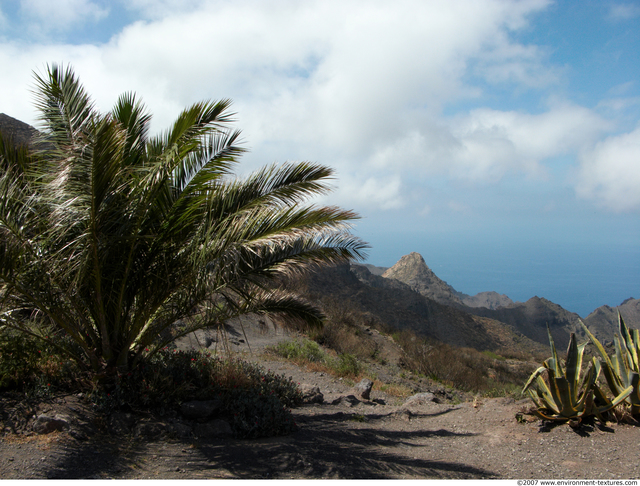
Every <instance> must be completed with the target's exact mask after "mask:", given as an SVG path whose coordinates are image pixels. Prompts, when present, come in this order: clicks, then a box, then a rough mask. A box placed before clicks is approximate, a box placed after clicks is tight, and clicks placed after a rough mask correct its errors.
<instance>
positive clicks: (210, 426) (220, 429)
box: [195, 419, 233, 438]
mask: <svg viewBox="0 0 640 486" xmlns="http://www.w3.org/2000/svg"><path fill="white" fill-rule="evenodd" d="M195 434H196V435H197V436H198V437H200V438H221V437H231V436H232V435H233V429H231V426H230V425H229V423H228V422H226V421H224V420H221V419H216V420H212V421H211V422H207V423H206V424H201V425H199V426H198V428H197V429H196V431H195Z"/></svg>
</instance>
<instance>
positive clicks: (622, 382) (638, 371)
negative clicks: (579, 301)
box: [580, 312, 640, 415]
mask: <svg viewBox="0 0 640 486" xmlns="http://www.w3.org/2000/svg"><path fill="white" fill-rule="evenodd" d="M580 324H582V328H583V329H584V331H585V332H586V334H587V335H588V336H589V339H591V342H593V344H595V346H596V348H597V349H598V352H599V353H600V357H601V364H602V368H603V374H604V377H605V380H606V381H607V385H608V386H609V389H610V390H611V392H612V393H613V394H614V395H620V394H622V393H623V392H624V390H626V389H628V388H629V387H630V388H631V390H632V391H631V393H630V394H629V396H627V397H626V398H625V402H626V403H627V405H628V406H629V407H630V412H631V414H632V415H638V414H640V386H639V381H640V368H639V364H640V331H638V329H632V330H631V331H630V330H629V328H628V327H627V325H626V324H625V323H624V319H622V316H621V315H620V312H618V329H619V331H620V334H619V335H618V334H616V335H615V336H614V344H615V352H614V354H613V356H611V357H609V356H608V355H607V353H606V351H605V350H604V347H603V346H602V344H600V341H598V340H597V339H596V337H595V336H594V335H593V334H591V332H590V331H589V329H587V326H585V325H584V323H583V322H582V321H580Z"/></svg>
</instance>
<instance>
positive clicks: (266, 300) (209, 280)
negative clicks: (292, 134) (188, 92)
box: [0, 65, 366, 377]
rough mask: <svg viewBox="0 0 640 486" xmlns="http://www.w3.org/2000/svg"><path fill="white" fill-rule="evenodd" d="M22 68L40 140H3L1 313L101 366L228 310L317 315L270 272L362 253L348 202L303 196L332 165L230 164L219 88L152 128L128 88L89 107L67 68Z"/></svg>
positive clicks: (320, 183)
mask: <svg viewBox="0 0 640 486" xmlns="http://www.w3.org/2000/svg"><path fill="white" fill-rule="evenodd" d="M35 79H36V87H35V94H36V99H37V108H38V109H39V112H40V113H41V121H42V125H43V127H42V140H40V141H39V143H38V144H37V145H35V147H37V148H36V149H31V150H28V149H27V148H24V147H21V148H15V147H13V146H12V145H11V144H10V143H8V141H7V140H3V139H2V138H1V137H0V165H1V166H2V174H1V177H0V324H2V325H3V326H7V327H9V328H14V329H18V330H20V331H22V332H25V333H28V334H30V335H32V336H38V337H40V338H42V339H48V340H51V341H52V343H53V344H54V345H56V346H59V347H61V349H64V351H65V352H66V353H69V354H70V355H72V356H73V357H74V359H75V360H76V361H77V362H78V363H79V364H80V365H81V366H83V367H84V368H85V369H88V370H91V371H92V372H93V373H95V374H96V375H97V376H103V377H105V376H113V375H114V373H115V372H116V371H122V370H123V369H127V368H130V367H132V366H135V364H136V363H137V362H138V360H139V359H140V358H141V357H142V356H145V355H147V354H152V353H154V352H156V351H158V350H159V349H161V348H162V347H163V346H165V345H166V344H168V343H169V342H170V341H171V340H173V339H176V338H177V337H180V336H182V335H185V334H187V333H190V332H192V331H194V330H197V329H202V328H207V327H212V326H220V325H221V324H222V323H224V322H225V321H226V320H228V319H230V318H232V317H235V316H239V315H243V314H247V313H268V314H271V315H278V316H280V317H282V318H283V319H285V321H286V320H297V321H303V322H306V323H308V324H316V325H318V324H320V323H321V322H322V317H323V316H322V314H321V312H320V311H319V310H318V309H317V308H315V307H314V306H312V305H311V304H309V303H307V302H305V301H304V299H302V298H301V297H300V296H297V295H294V294H292V293H290V292H287V291H286V290H285V289H284V288H283V287H282V286H281V285H278V284H279V283H280V282H281V280H282V278H283V277H289V276H292V275H297V274H300V273H303V272H306V271H308V270H309V269H310V268H312V267H313V266H315V265H320V264H330V263H338V262H343V261H348V260H350V259H354V258H356V259H359V258H362V257H363V251H364V249H365V248H366V245H365V244H364V243H363V242H362V241H361V240H360V239H358V238H357V237H355V236H353V235H352V234H351V233H350V231H349V229H350V223H351V222H352V221H353V220H354V219H355V218H357V215H356V214H354V213H353V212H351V211H346V210H342V209H340V208H336V207H317V206H314V205H310V204H308V203H305V202H306V200H307V199H308V198H310V197H311V196H314V195H317V194H323V193H326V192H327V191H328V190H329V185H328V184H329V181H330V180H331V178H332V174H333V172H332V170H331V169H329V168H327V167H324V166H322V165H317V164H312V163H306V162H303V163H286V164H283V165H279V166H276V165H272V166H268V167H265V168H263V169H261V170H258V171H257V172H255V173H253V174H252V175H250V176H248V177H246V178H243V179H240V178H237V177H234V176H233V174H232V169H233V167H234V165H235V164H237V160H238V158H239V156H240V155H241V154H242V153H243V149H242V148H240V147H239V146H238V138H239V132H238V131H237V130H231V129H230V128H228V126H229V124H230V122H231V121H232V120H231V116H232V115H231V114H229V113H228V109H229V106H230V101H229V100H222V101H218V102H215V103H214V102H202V103H197V104H194V105H193V106H191V107H189V108H187V109H186V110H184V111H183V112H182V113H181V114H180V116H179V117H178V118H177V120H176V121H175V123H174V124H173V126H172V127H171V128H170V129H169V130H167V131H165V132H164V133H162V134H161V135H158V136H155V137H150V136H149V133H148V130H149V122H150V119H151V117H150V115H149V114H148V113H147V112H146V111H145V108H144V106H143V105H142V104H141V103H140V102H139V101H138V100H137V99H136V97H135V95H133V94H124V95H122V96H121V97H120V98H119V100H118V101H117V103H116V105H115V107H114V108H113V110H112V111H111V112H109V113H106V114H102V113H100V112H98V110H97V109H96V108H95V106H94V105H93V103H92V101H91V99H90V97H89V96H88V95H87V93H86V92H85V90H84V89H83V87H82V86H81V84H80V83H79V81H78V79H77V77H76V76H75V74H74V73H73V71H72V69H70V68H69V67H67V68H66V69H65V68H64V67H62V66H57V65H52V66H50V67H48V68H47V72H46V74H45V75H44V76H39V75H36V76H35ZM176 323H180V326H177V325H176ZM169 329H171V332H167V330H169ZM61 336H62V337H64V339H61Z"/></svg>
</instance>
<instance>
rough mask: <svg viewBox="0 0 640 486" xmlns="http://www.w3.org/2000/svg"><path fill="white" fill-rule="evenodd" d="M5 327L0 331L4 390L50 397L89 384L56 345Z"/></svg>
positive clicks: (0, 387) (0, 375)
mask: <svg viewBox="0 0 640 486" xmlns="http://www.w3.org/2000/svg"><path fill="white" fill-rule="evenodd" d="M52 342H53V341H50V342H45V341H41V340H39V339H36V338H34V337H31V336H29V335H25V334H23V333H19V332H16V331H13V330H11V329H7V328H4V329H2V331H1V332H0V391H5V390H19V391H22V392H24V393H25V394H26V396H27V397H29V398H34V399H36V398H46V397H50V396H53V395H54V394H56V393H60V392H68V391H72V390H75V389H77V388H78V387H82V386H87V384H88V383H89V382H88V381H87V379H86V377H85V376H84V375H83V374H82V372H81V371H80V369H79V368H78V367H77V366H76V365H75V363H74V362H73V361H71V360H70V359H69V358H68V357H66V356H64V355H61V354H60V352H59V351H58V349H57V348H55V347H54V346H53V345H52Z"/></svg>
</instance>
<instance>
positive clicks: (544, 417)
mask: <svg viewBox="0 0 640 486" xmlns="http://www.w3.org/2000/svg"><path fill="white" fill-rule="evenodd" d="M543 410H544V409H543ZM532 413H533V414H534V415H536V416H537V417H539V418H541V419H542V420H549V421H550V422H564V421H566V420H568V419H567V417H563V416H561V415H557V414H556V415H547V414H545V413H543V412H541V411H540V409H537V410H534V411H533V412H532Z"/></svg>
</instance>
